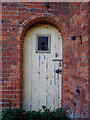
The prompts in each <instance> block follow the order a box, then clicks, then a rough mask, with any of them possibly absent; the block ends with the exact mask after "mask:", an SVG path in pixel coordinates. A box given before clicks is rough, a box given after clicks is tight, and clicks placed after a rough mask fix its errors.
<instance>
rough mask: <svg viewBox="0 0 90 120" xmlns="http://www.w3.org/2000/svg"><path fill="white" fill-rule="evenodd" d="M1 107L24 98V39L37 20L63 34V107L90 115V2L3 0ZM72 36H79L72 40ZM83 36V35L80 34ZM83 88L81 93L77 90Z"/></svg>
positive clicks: (72, 112)
mask: <svg viewBox="0 0 90 120" xmlns="http://www.w3.org/2000/svg"><path fill="white" fill-rule="evenodd" d="M1 6H2V51H0V55H2V66H1V68H2V69H1V71H2V72H1V73H2V74H1V78H2V79H1V83H0V86H1V87H0V88H1V89H2V95H1V98H2V107H3V109H4V108H7V107H8V100H9V99H10V100H11V106H12V107H13V108H15V107H21V106H22V99H23V94H22V90H23V67H22V65H23V39H24V35H25V32H26V31H27V30H28V28H30V27H31V26H32V25H34V24H36V23H41V22H43V23H48V24H51V25H53V26H55V27H56V28H57V29H59V31H60V32H61V35H62V38H63V85H62V107H64V108H65V109H66V110H67V112H68V113H69V115H70V116H71V117H77V118H88V109H89V108H88V104H89V98H88V97H89V89H90V83H89V69H90V68H89V64H90V63H89V61H90V59H89V57H90V56H89V54H90V51H89V49H90V42H89V39H90V38H89V37H90V31H89V21H90V20H89V18H90V16H89V13H90V12H89V3H88V2H85V3H82V2H71V3H68V2H66V3H65V2H64V3H63V2H60V3H59V2H51V3H50V7H46V6H45V3H44V2H30V3H28V2H26V3H25V2H18V3H17V2H3V3H2V5H1ZM71 36H76V40H75V41H72V40H71ZM80 36H81V37H80ZM77 89H80V93H77V92H76V91H77Z"/></svg>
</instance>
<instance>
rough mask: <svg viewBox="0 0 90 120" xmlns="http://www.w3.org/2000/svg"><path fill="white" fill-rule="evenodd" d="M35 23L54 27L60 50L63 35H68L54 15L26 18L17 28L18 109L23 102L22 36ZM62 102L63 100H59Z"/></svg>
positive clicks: (38, 15) (63, 25)
mask: <svg viewBox="0 0 90 120" xmlns="http://www.w3.org/2000/svg"><path fill="white" fill-rule="evenodd" d="M37 23H47V24H50V25H52V26H54V27H56V28H57V29H58V30H59V32H60V33H61V36H62V48H64V47H63V41H64V36H65V35H64V33H65V32H66V33H67V34H68V31H67V29H66V27H65V26H66V25H65V24H64V23H63V24H62V23H61V22H60V20H59V18H58V17H56V16H54V15H51V14H50V15H45V14H42V13H40V14H37V15H34V16H31V17H30V18H28V19H27V20H25V21H24V22H23V24H22V25H21V27H20V28H19V31H18V37H17V39H18V41H20V43H21V44H20V45H21V46H20V57H21V60H20V82H21V84H20V85H19V88H20V93H19V96H20V100H19V103H18V106H19V107H22V101H23V42H24V35H25V33H26V32H27V30H28V28H30V27H32V26H33V25H35V24H37ZM63 54H64V52H63V49H62V58H63ZM62 69H63V66H62ZM62 98H63V74H62ZM61 101H63V100H61ZM61 106H62V103H61Z"/></svg>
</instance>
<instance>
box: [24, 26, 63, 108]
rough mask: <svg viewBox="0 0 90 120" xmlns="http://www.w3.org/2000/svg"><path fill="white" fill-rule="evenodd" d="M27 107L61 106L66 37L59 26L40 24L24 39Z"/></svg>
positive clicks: (25, 105)
mask: <svg viewBox="0 0 90 120" xmlns="http://www.w3.org/2000/svg"><path fill="white" fill-rule="evenodd" d="M23 49H24V51H23V58H24V59H23V108H24V109H26V110H30V109H32V110H39V109H41V108H42V106H47V107H48V108H50V109H56V108H57V107H60V106H61V87H62V73H61V72H60V69H61V67H62V65H61V64H62V62H60V60H61V59H62V37H61V35H60V32H59V31H58V29H56V28H55V27H53V26H51V25H48V24H37V25H35V26H33V27H32V28H30V29H29V30H28V31H27V33H26V35H25V39H24V48H23Z"/></svg>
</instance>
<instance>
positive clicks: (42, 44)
mask: <svg viewBox="0 0 90 120" xmlns="http://www.w3.org/2000/svg"><path fill="white" fill-rule="evenodd" d="M38 50H40V51H48V37H47V36H38Z"/></svg>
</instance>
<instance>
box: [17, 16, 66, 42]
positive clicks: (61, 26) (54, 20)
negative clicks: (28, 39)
mask: <svg viewBox="0 0 90 120" xmlns="http://www.w3.org/2000/svg"><path fill="white" fill-rule="evenodd" d="M40 22H41V23H42V22H45V23H48V24H51V25H53V26H55V27H56V28H57V29H58V30H59V31H60V33H61V34H62V36H63V34H64V33H65V32H67V31H66V25H65V23H62V21H60V20H59V17H56V16H54V15H51V14H37V15H34V16H31V17H30V18H28V19H27V20H25V21H24V22H23V23H22V25H21V27H20V28H19V31H18V39H19V40H21V39H23V38H24V35H25V33H26V31H27V30H28V28H30V27H31V26H32V25H34V24H36V23H40Z"/></svg>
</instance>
